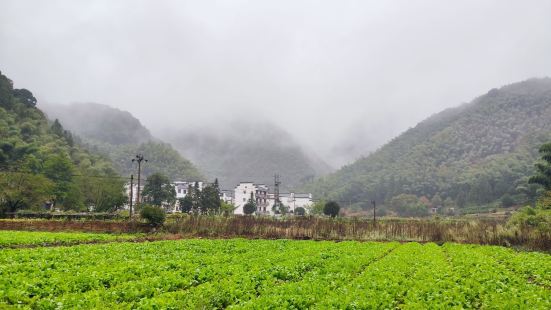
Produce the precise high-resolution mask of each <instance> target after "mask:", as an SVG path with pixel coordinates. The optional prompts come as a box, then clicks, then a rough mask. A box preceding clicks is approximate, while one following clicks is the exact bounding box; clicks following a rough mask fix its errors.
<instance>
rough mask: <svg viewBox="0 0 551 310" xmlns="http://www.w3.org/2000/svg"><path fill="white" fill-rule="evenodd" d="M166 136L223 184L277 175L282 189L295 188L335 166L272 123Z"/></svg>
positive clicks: (235, 123) (268, 179)
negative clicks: (309, 150) (307, 150)
mask: <svg viewBox="0 0 551 310" xmlns="http://www.w3.org/2000/svg"><path fill="white" fill-rule="evenodd" d="M163 137H164V138H165V139H166V140H167V141H169V142H170V143H172V145H174V147H175V148H176V149H177V150H178V151H180V153H182V154H184V155H185V156H186V157H188V158H190V159H191V160H192V161H193V162H194V163H196V164H197V166H198V167H199V168H200V169H201V171H203V172H204V173H205V174H206V175H207V176H208V177H209V178H211V179H212V178H215V177H217V178H218V179H219V180H220V183H221V186H222V188H228V189H231V188H233V187H235V186H236V185H237V184H238V183H239V182H241V181H252V182H256V183H264V184H268V185H270V186H271V185H272V184H273V183H274V174H276V173H277V174H279V175H280V178H281V182H282V184H281V186H282V189H284V190H290V189H293V188H295V187H297V186H299V185H301V184H302V183H304V182H307V181H309V180H312V179H313V178H315V177H317V176H321V175H323V174H327V173H329V172H330V171H331V170H332V168H331V167H330V166H329V165H328V164H326V163H325V162H324V161H322V160H321V159H318V158H316V157H314V156H313V155H310V154H309V153H307V152H306V151H305V150H304V149H303V148H302V147H301V146H300V145H299V144H298V143H297V142H296V141H295V140H294V139H293V137H292V136H291V135H290V134H289V133H287V132H285V131H284V130H282V129H281V128H278V127H276V126H275V125H273V124H270V123H266V122H264V123H257V122H238V121H233V122H230V123H228V124H227V125H225V126H224V127H223V129H221V130H218V131H216V130H214V129H212V128H195V129H193V130H170V131H168V130H167V131H165V132H164V134H163Z"/></svg>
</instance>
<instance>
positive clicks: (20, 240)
mask: <svg viewBox="0 0 551 310" xmlns="http://www.w3.org/2000/svg"><path fill="white" fill-rule="evenodd" d="M137 236H138V235H113V234H94V233H75V232H39V231H15V230H0V248H4V247H16V246H35V245H66V244H75V243H86V242H105V241H124V240H130V239H134V238H136V237H137Z"/></svg>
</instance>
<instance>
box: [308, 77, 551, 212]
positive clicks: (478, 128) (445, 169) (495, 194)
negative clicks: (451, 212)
mask: <svg viewBox="0 0 551 310" xmlns="http://www.w3.org/2000/svg"><path fill="white" fill-rule="evenodd" d="M549 119H551V79H550V78H534V79H529V80H526V81H522V82H518V83H512V84H508V85H505V86H503V87H501V88H499V89H497V88H494V89H491V90H490V91H488V92H487V93H486V94H484V95H482V96H479V97H477V98H475V99H474V100H472V101H471V102H470V103H466V104H463V105H460V106H458V107H455V108H450V109H446V110H444V111H442V112H440V113H437V114H434V115H432V116H430V117H429V118H427V119H425V120H424V121H422V122H420V123H419V124H417V125H416V126H415V127H413V128H410V129H409V130H407V131H405V132H404V133H402V134H401V135H399V136H397V137H395V138H394V139H392V140H391V141H389V142H388V143H386V144H385V145H384V146H382V147H380V148H379V149H377V150H376V151H375V152H373V153H372V154H371V155H369V156H366V157H363V158H361V159H359V160H357V161H355V162H353V163H351V164H349V165H345V166H344V167H342V168H341V169H339V170H338V171H337V172H335V173H333V174H331V175H329V176H327V177H326V178H322V179H320V180H318V181H317V182H313V183H311V184H309V185H308V186H306V188H307V189H311V190H312V191H314V192H315V193H316V194H317V195H321V196H323V197H325V198H328V199H337V200H339V199H344V197H354V198H355V199H354V200H358V201H359V200H369V199H376V200H378V201H384V202H387V203H388V202H389V200H390V199H391V198H392V197H394V196H396V195H399V194H412V195H417V196H419V197H422V196H426V197H429V198H430V197H433V196H435V195H436V194H438V195H439V196H443V197H444V198H450V199H452V200H453V201H454V203H455V204H456V205H462V206H463V204H464V202H463V201H464V200H466V202H465V204H482V203H490V202H492V201H496V200H497V199H500V198H501V197H502V196H504V195H517V196H518V193H517V192H516V191H515V187H516V186H519V185H520V184H521V183H522V182H524V178H525V177H526V176H527V175H529V174H530V173H531V172H532V171H533V163H534V161H535V160H536V158H537V147H538V146H539V144H541V143H543V142H545V141H547V140H549V139H550V137H551V122H549ZM497 163H500V164H501V165H503V166H501V167H494V166H493V165H496V164H497ZM496 179H498V180H499V179H501V180H502V181H495V180H496ZM503 180H505V181H503ZM503 182H510V183H511V184H509V185H507V184H502V183H503ZM488 184H489V185H488ZM477 187H481V188H484V189H486V190H487V192H488V193H487V195H484V194H483V193H480V192H478V193H477V189H476V188H477ZM516 198H517V201H518V202H521V201H522V200H523V198H522V197H516ZM356 207H357V208H367V206H365V205H363V204H358V205H356Z"/></svg>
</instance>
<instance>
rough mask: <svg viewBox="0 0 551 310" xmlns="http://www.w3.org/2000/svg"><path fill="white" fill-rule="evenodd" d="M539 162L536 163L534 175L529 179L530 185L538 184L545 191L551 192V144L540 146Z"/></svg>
mask: <svg viewBox="0 0 551 310" xmlns="http://www.w3.org/2000/svg"><path fill="white" fill-rule="evenodd" d="M539 152H540V155H541V161H540V162H538V163H536V170H537V173H536V175H534V176H532V177H531V178H530V179H529V182H530V183H532V184H539V185H541V186H543V187H544V188H545V190H547V191H549V190H551V143H546V144H544V145H542V146H541V147H540V149H539Z"/></svg>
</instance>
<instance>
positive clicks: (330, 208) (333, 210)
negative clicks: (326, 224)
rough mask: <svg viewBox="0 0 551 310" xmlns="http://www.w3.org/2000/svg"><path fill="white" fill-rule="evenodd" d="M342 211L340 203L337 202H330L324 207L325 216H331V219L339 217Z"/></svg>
mask: <svg viewBox="0 0 551 310" xmlns="http://www.w3.org/2000/svg"><path fill="white" fill-rule="evenodd" d="M340 210H341V207H340V206H339V204H338V203H336V202H335V201H329V202H327V203H326V204H325V206H324V207H323V214H325V215H329V216H331V217H335V216H337V215H339V211H340Z"/></svg>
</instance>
